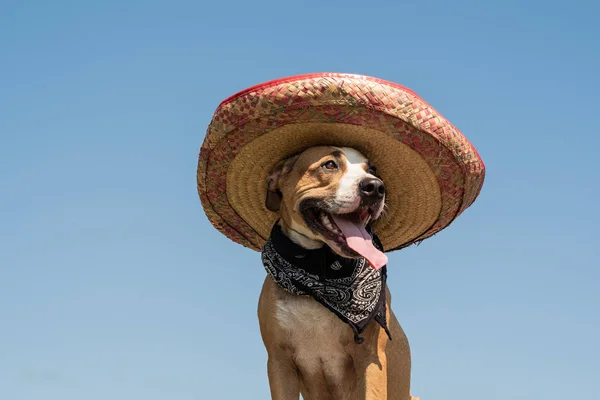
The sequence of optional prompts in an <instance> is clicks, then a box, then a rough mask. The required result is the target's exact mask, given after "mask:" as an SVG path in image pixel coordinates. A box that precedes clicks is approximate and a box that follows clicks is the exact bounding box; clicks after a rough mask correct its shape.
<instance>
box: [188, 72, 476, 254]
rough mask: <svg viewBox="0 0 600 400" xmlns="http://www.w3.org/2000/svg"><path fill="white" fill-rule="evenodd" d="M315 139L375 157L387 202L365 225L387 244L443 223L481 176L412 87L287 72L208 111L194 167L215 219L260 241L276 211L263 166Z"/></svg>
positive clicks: (247, 241)
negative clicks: (209, 116)
mask: <svg viewBox="0 0 600 400" xmlns="http://www.w3.org/2000/svg"><path fill="white" fill-rule="evenodd" d="M316 145H335V146H348V147H354V148H356V149H357V150H359V151H361V152H362V153H363V154H365V155H366V156H367V157H368V158H369V159H371V160H372V161H373V162H374V163H375V165H377V171H378V174H379V175H380V177H381V178H382V179H383V181H384V182H385V185H386V204H387V212H386V213H385V214H384V215H383V216H382V217H381V218H380V219H379V220H378V221H376V222H375V223H374V225H373V230H374V231H375V232H376V233H377V235H378V236H379V239H380V240H381V243H382V244H383V247H384V249H385V251H392V250H397V249H401V248H404V247H406V246H409V245H411V244H413V243H417V242H420V241H422V240H424V239H426V238H428V237H431V236H432V235H434V234H436V233H437V232H439V231H441V230H442V229H444V228H446V227H447V226H448V225H449V224H450V223H451V222H452V221H453V220H454V219H455V218H456V217H457V216H459V215H460V214H461V213H462V212H463V211H464V210H465V209H466V208H467V207H469V206H470V205H471V204H472V203H473V202H474V201H475V199H476V198H477V196H478V195H479V192H480V190H481V187H482V185H483V181H484V176H485V166H484V164H483V162H482V160H481V158H480V157H479V154H478V153H477V151H476V150H475V148H474V147H473V145H472V144H471V143H470V142H469V141H468V140H467V138H466V137H465V136H464V135H463V134H462V133H461V132H460V131H459V130H458V129H456V128H455V127H454V126H453V125H452V124H451V123H450V122H448V121H447V120H446V119H445V118H444V117H442V116H441V115H440V114H439V113H438V112H437V111H436V110H434V109H433V108H432V107H431V106H430V105H429V104H427V103H426V102H425V101H424V100H423V99H421V98H420V97H419V96H418V95H417V94H415V93H414V92H412V91H411V90H409V89H407V88H405V87H402V86H400V85H397V84H395V83H392V82H387V81H384V80H381V79H376V78H372V77H368V76H362V75H350V74H337V73H318V74H310V75H299V76H293V77H288V78H284V79H278V80H273V81H269V82H266V83H262V84H259V85H256V86H252V87H250V88H248V89H246V90H243V91H241V92H239V93H237V94H235V95H233V96H231V97H229V98H228V99H226V100H224V101H223V102H222V103H221V104H220V105H219V106H218V108H217V110H216V111H215V113H214V116H213V118H212V120H211V122H210V124H209V126H208V130H207V133H206V137H205V139H204V142H203V144H202V148H201V150H200V156H199V162H198V173H197V183H198V193H199V195H200V200H201V202H202V206H203V207H204V211H205V213H206V215H207V217H208V219H209V220H210V222H211V223H212V224H213V226H214V227H215V228H216V229H218V230H219V231H220V232H221V233H223V234H224V235H225V236H227V237H228V238H229V239H231V240H233V241H234V242H237V243H240V244H242V245H244V246H246V247H249V248H251V249H253V250H259V251H260V250H261V249H262V247H263V245H264V244H265V241H266V240H267V239H268V237H269V234H270V232H271V229H272V227H273V224H274V222H275V221H276V219H277V215H276V214H275V213H273V212H271V211H269V210H267V208H266V206H265V197H266V179H267V177H268V174H269V172H270V171H271V170H272V168H273V167H274V166H275V165H276V164H277V163H278V162H279V161H280V160H282V159H284V158H286V157H288V156H291V155H294V154H297V153H299V152H301V151H303V150H304V149H307V148H309V147H312V146H316Z"/></svg>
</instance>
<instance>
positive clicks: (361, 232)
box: [332, 215, 388, 269]
mask: <svg viewBox="0 0 600 400" xmlns="http://www.w3.org/2000/svg"><path fill="white" fill-rule="evenodd" d="M332 217H333V221H334V222H335V224H336V225H337V226H338V228H340V229H341V231H342V232H343V233H344V236H346V242H347V243H348V246H349V247H350V248H351V249H352V250H354V251H355V252H357V253H358V254H360V255H361V256H363V257H364V258H366V259H367V261H368V262H369V264H371V267H373V268H375V269H379V268H381V267H383V266H384V265H386V264H387V262H388V258H387V256H386V255H385V254H384V253H382V252H381V251H379V250H377V248H375V246H373V241H372V240H371V236H370V235H369V232H367V230H366V229H365V227H364V226H363V224H362V222H361V221H360V219H359V218H348V217H347V216H344V217H340V216H337V215H332Z"/></svg>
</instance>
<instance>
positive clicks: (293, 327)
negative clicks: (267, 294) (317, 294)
mask: <svg viewBox="0 0 600 400" xmlns="http://www.w3.org/2000/svg"><path fill="white" fill-rule="evenodd" d="M276 304H277V307H276V310H277V311H276V318H277V321H278V323H279V324H280V325H281V326H282V328H283V329H284V330H286V331H287V334H288V335H289V336H290V337H291V338H292V340H293V341H294V343H295V344H300V346H301V347H303V348H305V349H311V348H313V349H315V350H323V349H327V348H331V347H332V346H334V347H335V348H339V347H340V346H345V345H347V344H348V343H349V342H350V341H351V340H352V338H353V336H352V329H351V328H350V327H349V326H348V325H347V324H345V323H344V322H342V321H341V320H340V319H339V318H338V317H337V316H335V314H334V313H333V312H331V311H330V310H328V309H327V308H325V307H324V306H323V305H321V304H319V303H318V302H317V301H315V300H314V299H313V298H311V297H309V296H297V295H292V294H286V295H285V296H282V297H280V298H278V299H277V303H276Z"/></svg>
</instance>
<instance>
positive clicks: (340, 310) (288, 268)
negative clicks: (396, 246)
mask: <svg viewBox="0 0 600 400" xmlns="http://www.w3.org/2000/svg"><path fill="white" fill-rule="evenodd" d="M369 234H370V235H371V237H372V238H373V244H374V245H375V246H376V247H377V248H378V249H380V250H382V245H381V242H380V241H379V239H378V238H377V236H376V235H375V234H374V233H373V232H372V231H371V230H370V229H369ZM262 262H263V265H264V267H265V269H266V270H267V273H268V275H269V276H270V277H271V279H273V281H275V283H277V284H278V285H279V286H280V287H281V288H282V289H284V290H285V291H287V292H289V293H292V294H295V295H299V296H311V297H312V298H314V299H315V300H316V301H318V302H319V303H321V304H322V305H323V306H325V307H326V308H327V309H328V310H330V311H331V312H333V313H334V314H335V315H336V316H337V317H338V318H340V319H341V320H342V321H344V322H345V323H347V324H348V325H349V326H350V327H351V328H352V331H353V332H354V341H355V342H356V343H359V344H360V343H362V342H363V341H364V338H362V337H360V334H361V333H362V332H363V331H364V330H365V329H366V327H367V326H368V325H369V323H370V322H371V321H372V320H373V319H374V320H375V321H377V323H378V324H379V325H380V326H381V327H382V328H383V329H384V330H385V332H386V333H387V335H388V337H389V338H390V340H391V335H390V332H389V329H388V327H387V321H386V301H385V282H386V267H383V268H381V269H379V270H375V269H373V268H372V267H371V266H370V265H369V263H368V262H367V261H366V260H365V259H364V258H359V259H351V258H344V257H341V256H340V255H338V254H336V253H334V252H333V251H332V250H331V249H330V248H329V247H328V246H323V247H322V248H320V249H316V250H308V249H305V248H303V247H301V246H299V245H297V244H296V243H294V242H292V241H291V240H290V239H289V238H288V237H287V236H286V235H284V234H283V232H282V231H281V227H280V226H279V224H278V223H276V224H275V226H274V227H273V229H272V231H271V236H270V237H269V239H268V240H267V243H266V244H265V246H264V248H263V251H262Z"/></svg>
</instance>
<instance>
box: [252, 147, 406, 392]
mask: <svg viewBox="0 0 600 400" xmlns="http://www.w3.org/2000/svg"><path fill="white" fill-rule="evenodd" d="M267 188H268V194H267V199H266V204H267V208H269V209H270V210H273V211H275V210H276V211H278V212H279V215H280V220H279V224H280V226H281V230H282V232H283V233H284V234H285V235H286V236H287V237H288V238H289V239H291V240H292V241H293V242H295V243H296V244H298V245H300V246H302V247H303V248H305V249H315V248H320V247H322V246H329V247H330V248H331V249H332V250H333V251H334V252H335V253H337V254H339V255H341V256H343V257H346V258H357V257H361V256H362V257H365V258H366V259H367V260H368V261H369V263H371V264H372V265H374V266H375V267H380V266H381V265H383V264H385V262H386V261H387V258H386V257H385V255H383V253H381V252H379V251H377V250H376V249H375V248H373V245H372V244H370V240H369V241H362V242H361V241H360V240H359V241H358V242H356V241H354V242H352V241H350V240H347V238H346V237H345V236H347V235H344V232H347V231H346V229H356V230H361V231H363V230H364V228H363V226H365V225H366V224H367V223H368V222H369V221H372V220H375V219H377V218H378V217H379V216H380V215H381V213H382V212H383V209H384V204H385V187H384V184H383V182H382V181H381V180H380V179H379V178H377V176H376V171H375V167H374V166H373V165H372V164H371V163H370V162H369V161H368V160H367V158H366V157H365V156H364V155H362V154H361V153H360V152H358V151H356V150H354V149H350V148H338V147H330V146H322V147H313V148H310V149H308V150H306V151H304V152H303V153H301V154H300V155H297V156H294V157H292V158H289V159H287V160H284V161H282V162H280V163H279V164H278V166H277V167H276V168H275V170H274V171H273V172H272V174H271V176H270V177H269V179H268V182H267ZM352 224H355V225H361V224H362V225H361V226H357V227H350V228H347V226H349V225H352ZM342 228H344V229H342ZM364 242H368V243H364ZM385 291H386V293H387V297H386V298H387V312H386V314H387V322H388V328H389V331H390V333H391V338H392V340H390V339H389V338H388V335H387V334H386V332H385V331H384V329H383V328H382V327H381V326H380V325H378V324H377V323H375V322H374V321H373V322H371V323H370V324H369V325H368V327H367V328H366V330H365V331H364V332H363V333H362V337H363V338H364V342H363V343H362V344H357V343H356V342H355V340H354V336H353V331H352V329H351V328H350V326H349V325H347V324H346V323H344V322H343V321H342V320H340V319H339V318H338V317H337V316H336V315H335V314H334V313H332V312H331V311H330V310H328V309H327V308H325V307H324V306H322V305H321V304H319V303H318V302H317V301H315V300H314V299H313V298H311V297H308V296H298V295H295V294H292V293H289V292H288V291H285V290H283V289H282V288H281V287H280V286H278V284H277V283H275V282H274V281H273V280H272V279H271V278H270V277H267V278H266V279H265V282H264V286H263V289H262V292H261V296H260V300H259V305H258V318H259V322H260V330H261V335H262V338H263V341H264V344H265V347H266V349H267V353H268V377H269V386H270V388H271V396H272V398H273V399H274V400H297V399H298V398H299V394H300V393H302V396H303V398H304V399H305V400H326V399H327V400H363V399H369V400H379V399H388V400H410V399H411V396H410V368H411V364H410V349H409V345H408V341H407V339H406V336H405V334H404V332H403V330H402V328H401V327H400V325H399V323H398V321H397V320H396V317H395V316H394V314H393V312H392V311H391V307H390V302H391V296H390V294H389V289H388V288H387V287H386V288H385ZM413 399H414V398H413Z"/></svg>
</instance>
